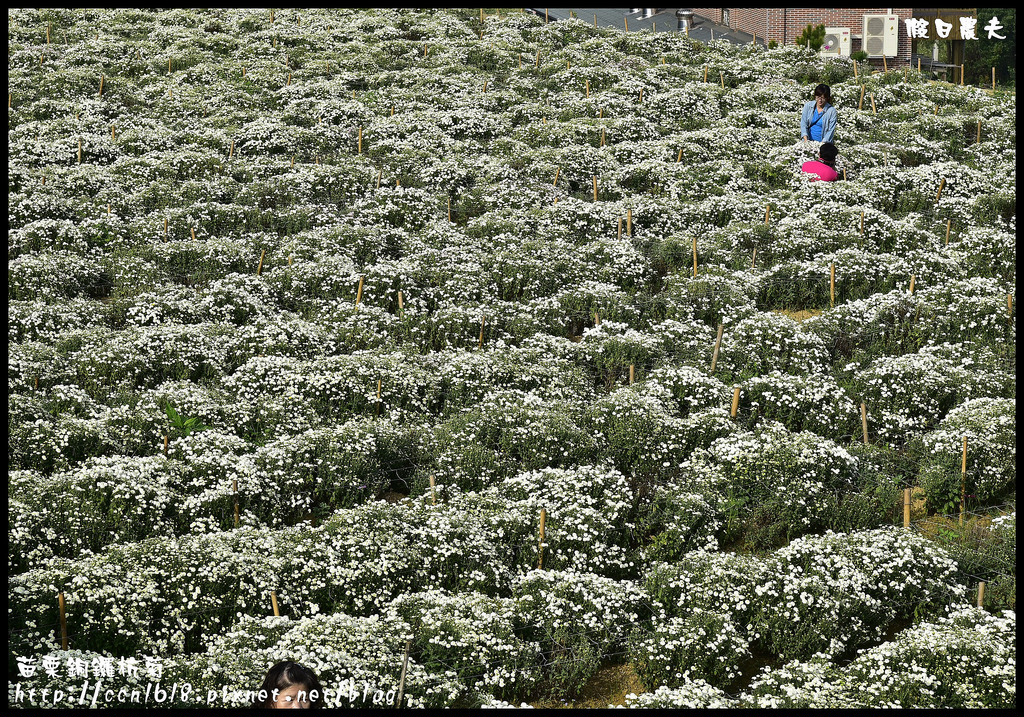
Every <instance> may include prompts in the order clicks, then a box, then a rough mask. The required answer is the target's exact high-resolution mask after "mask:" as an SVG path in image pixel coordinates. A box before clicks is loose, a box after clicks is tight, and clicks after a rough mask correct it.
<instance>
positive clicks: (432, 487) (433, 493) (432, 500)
mask: <svg viewBox="0 0 1024 717" xmlns="http://www.w3.org/2000/svg"><path fill="white" fill-rule="evenodd" d="M430 504H431V505H437V490H436V485H435V483H434V474H433V473H431V474H430Z"/></svg>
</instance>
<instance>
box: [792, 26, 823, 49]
mask: <svg viewBox="0 0 1024 717" xmlns="http://www.w3.org/2000/svg"><path fill="white" fill-rule="evenodd" d="M808 43H810V48H811V49H812V50H814V51H815V52H817V51H818V50H820V49H821V46H822V45H823V44H825V26H824V25H810V24H808V25H807V27H805V28H804V30H803V32H801V33H800V34H799V35H798V36H797V38H796V44H797V45H799V46H800V47H808Z"/></svg>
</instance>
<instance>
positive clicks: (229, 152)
mask: <svg viewBox="0 0 1024 717" xmlns="http://www.w3.org/2000/svg"><path fill="white" fill-rule="evenodd" d="M234 156H235V140H233V139H232V140H231V147H230V148H229V149H228V159H231V158H232V157H234Z"/></svg>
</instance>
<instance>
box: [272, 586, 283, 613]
mask: <svg viewBox="0 0 1024 717" xmlns="http://www.w3.org/2000/svg"><path fill="white" fill-rule="evenodd" d="M270 604H271V605H272V606H273V608H274V617H281V611H280V610H278V609H277V590H271V591H270Z"/></svg>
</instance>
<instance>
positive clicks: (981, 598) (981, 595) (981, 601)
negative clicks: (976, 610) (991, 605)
mask: <svg viewBox="0 0 1024 717" xmlns="http://www.w3.org/2000/svg"><path fill="white" fill-rule="evenodd" d="M978 607H985V581H984V580H982V581H981V582H980V583H978Z"/></svg>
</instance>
